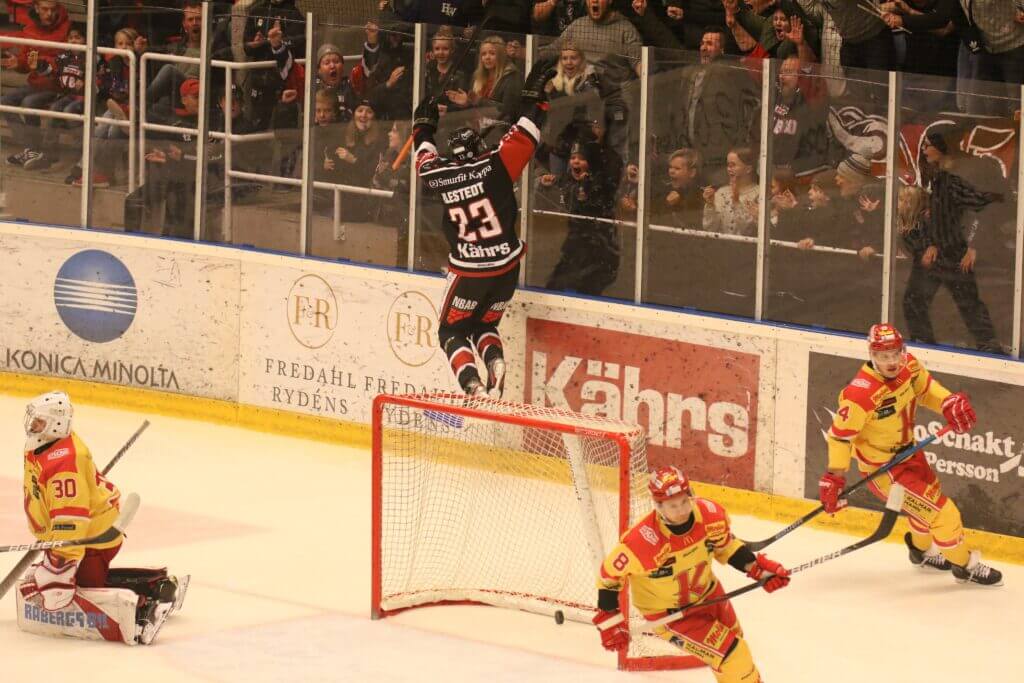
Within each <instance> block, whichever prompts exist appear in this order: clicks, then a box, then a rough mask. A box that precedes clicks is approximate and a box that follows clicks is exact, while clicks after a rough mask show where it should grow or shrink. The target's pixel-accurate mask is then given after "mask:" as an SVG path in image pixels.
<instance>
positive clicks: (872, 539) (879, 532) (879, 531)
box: [630, 510, 900, 635]
mask: <svg viewBox="0 0 1024 683" xmlns="http://www.w3.org/2000/svg"><path fill="white" fill-rule="evenodd" d="M899 516H900V515H899V513H898V512H896V511H894V510H886V511H885V512H883V513H882V521H881V522H879V523H878V528H876V529H875V530H874V532H873V533H872V534H871V535H870V536H868V537H867V538H863V539H861V540H859V541H857V542H856V543H852V544H850V545H848V546H846V547H844V548H840V549H839V550H836V551H834V552H831V553H828V554H827V555H822V556H821V557H816V558H814V559H813V560H809V561H807V562H804V563H803V564H801V565H799V566H797V567H794V568H793V569H790V570H789V574H790V576H792V575H793V574H797V573H799V572H802V571H805V570H807V569H810V568H811V567H816V566H818V565H819V564H824V563H825V562H828V561H829V560H834V559H836V558H837V557H842V556H843V555H849V554H850V553H852V552H854V551H855V550H860V549H861V548H864V547H866V546H869V545H872V544H873V543H878V542H879V541H882V540H885V539H886V538H888V536H889V534H890V533H892V529H893V527H894V526H896V520H897V519H898V518H899ZM771 578H772V577H770V576H768V577H765V578H763V579H761V580H760V581H755V582H753V583H749V584H747V585H746V586H743V587H741V588H737V589H736V590H733V591H729V592H728V593H726V594H725V595H720V596H718V597H717V598H713V599H711V600H708V601H706V602H701V603H692V604H690V605H687V606H686V607H683V608H682V609H680V610H679V611H678V612H673V613H672V614H667V615H665V616H663V617H662V618H660V619H657V620H654V621H647V622H644V623H643V624H641V625H639V626H638V627H635V628H631V629H630V632H631V633H632V634H633V635H637V634H640V633H647V632H649V631H651V630H652V629H656V628H660V627H662V626H667V625H668V624H671V623H674V622H676V621H679V620H680V619H682V618H683V617H684V616H685V615H686V610H688V609H690V608H691V607H706V606H708V605H715V604H717V603H719V602H725V601H726V600H731V599H732V598H735V597H738V596H740V595H743V594H744V593H749V592H750V591H752V590H754V589H756V588H761V587H762V586H764V584H765V583H767V582H768V580H769V579H771Z"/></svg>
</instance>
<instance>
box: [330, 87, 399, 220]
mask: <svg viewBox="0 0 1024 683" xmlns="http://www.w3.org/2000/svg"><path fill="white" fill-rule="evenodd" d="M387 144H388V141H387V131H386V130H385V129H384V128H383V126H381V125H380V124H379V123H378V122H377V114H376V111H375V110H374V107H373V104H371V103H370V101H369V100H361V101H360V102H358V103H357V104H356V106H355V109H354V111H353V112H352V120H351V121H349V122H348V123H347V124H345V127H344V131H343V133H342V135H341V144H340V145H338V146H337V147H336V148H335V149H333V150H327V153H328V154H331V153H333V161H334V167H335V172H336V173H335V177H336V182H339V183H342V184H344V185H351V186H354V187H368V186H369V184H370V181H371V179H372V178H373V174H374V173H375V171H376V169H377V165H378V163H379V162H380V157H381V154H383V153H384V150H385V148H386V147H387ZM379 201H380V200H379V199H378V198H376V197H369V196H367V195H360V194H346V195H345V196H344V197H343V203H342V219H343V220H345V221H361V222H367V221H370V220H371V217H372V216H373V214H374V209H375V207H376V204H377V203H378V202H379Z"/></svg>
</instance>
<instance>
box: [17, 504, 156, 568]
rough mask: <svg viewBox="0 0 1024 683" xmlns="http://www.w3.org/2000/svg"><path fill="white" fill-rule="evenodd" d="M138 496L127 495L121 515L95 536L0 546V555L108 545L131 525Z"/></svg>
mask: <svg viewBox="0 0 1024 683" xmlns="http://www.w3.org/2000/svg"><path fill="white" fill-rule="evenodd" d="M139 502H140V501H139V494H137V493H129V494H128V495H127V496H126V497H125V499H124V500H123V501H122V502H121V513H120V514H119V515H118V516H117V519H116V520H115V521H114V523H113V524H111V525H110V528H108V529H107V530H106V531H104V532H103V533H100V534H96V535H95V536H92V537H90V538H76V539H68V540H66V541H38V542H36V543H19V544H17V545H0V553H9V552H15V551H18V550H29V551H33V550H53V549H55V548H72V547H74V546H78V545H94V544H99V543H109V542H110V541H113V540H114V539H116V538H117V537H118V536H120V535H121V534H122V533H123V532H124V530H125V529H126V528H128V525H129V524H131V523H132V519H133V518H134V517H135V513H136V512H137V511H138V509H139Z"/></svg>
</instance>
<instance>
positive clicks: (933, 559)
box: [903, 531, 953, 572]
mask: <svg viewBox="0 0 1024 683" xmlns="http://www.w3.org/2000/svg"><path fill="white" fill-rule="evenodd" d="M903 541H904V542H905V543H906V544H907V550H908V551H909V552H910V563H911V564H912V565H914V566H915V567H921V568H922V569H934V570H936V571H940V572H947V571H949V570H950V569H952V568H953V563H952V562H950V561H949V560H947V559H946V558H945V557H943V556H942V553H939V552H932V551H931V550H930V549H929V550H919V549H918V548H917V546H915V545H914V542H913V541H912V540H911V536H910V532H909V531H908V532H907V533H906V534H904V535H903Z"/></svg>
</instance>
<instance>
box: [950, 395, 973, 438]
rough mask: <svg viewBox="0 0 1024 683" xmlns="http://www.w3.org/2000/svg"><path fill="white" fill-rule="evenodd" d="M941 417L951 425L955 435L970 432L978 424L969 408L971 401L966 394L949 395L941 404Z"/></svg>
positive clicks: (971, 409)
mask: <svg viewBox="0 0 1024 683" xmlns="http://www.w3.org/2000/svg"><path fill="white" fill-rule="evenodd" d="M942 416H943V417H945V418H946V422H948V423H949V424H951V425H953V431H954V432H956V433H957V434H963V433H964V432H969V431H971V428H973V427H974V425H975V424H977V422H978V416H977V415H975V414H974V408H972V407H971V400H970V399H969V398H967V394H961V393H956V394H950V395H949V396H947V397H946V400H944V401H943V402H942Z"/></svg>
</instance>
